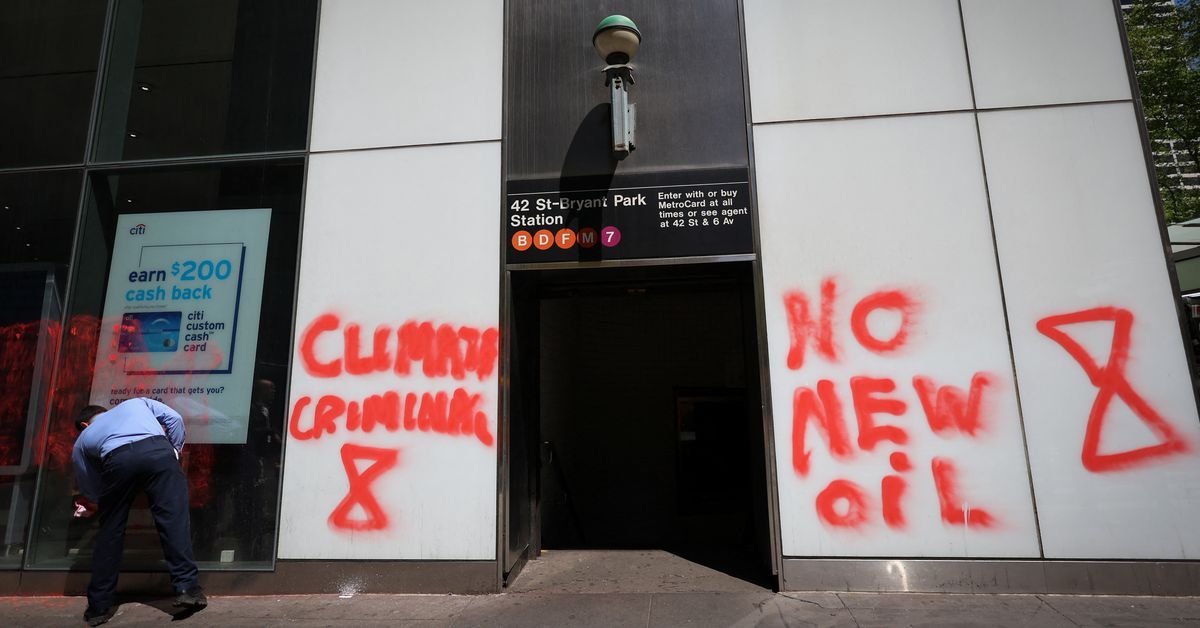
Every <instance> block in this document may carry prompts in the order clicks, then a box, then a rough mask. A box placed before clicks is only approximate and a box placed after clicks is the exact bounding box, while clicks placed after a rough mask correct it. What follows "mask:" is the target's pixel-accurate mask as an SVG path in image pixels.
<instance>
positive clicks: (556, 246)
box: [505, 168, 754, 264]
mask: <svg viewBox="0 0 1200 628" xmlns="http://www.w3.org/2000/svg"><path fill="white" fill-rule="evenodd" d="M505 204H506V207H507V210H506V214H505V216H506V222H505V224H506V226H507V235H508V238H507V245H506V249H507V255H506V259H507V260H508V263H509V264H528V263H542V262H579V261H604V260H618V259H647V258H664V257H690V256H704V255H731V254H739V253H753V252H754V240H753V228H752V223H751V211H752V210H751V207H750V184H749V177H748V172H747V170H746V169H744V168H740V169H737V168H734V169H722V170H704V171H687V172H670V173H651V174H635V175H622V176H620V177H614V178H612V179H610V180H604V179H603V178H595V177H589V178H575V179H568V178H562V179H551V180H536V181H509V182H508V189H507V194H506V198H505Z"/></svg>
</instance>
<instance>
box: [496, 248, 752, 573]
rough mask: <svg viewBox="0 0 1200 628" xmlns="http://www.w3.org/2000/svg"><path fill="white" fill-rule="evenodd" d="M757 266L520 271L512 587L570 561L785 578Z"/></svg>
mask: <svg viewBox="0 0 1200 628" xmlns="http://www.w3.org/2000/svg"><path fill="white" fill-rule="evenodd" d="M752 273H753V268H752V266H751V263H749V262H730V263H717V264H691V265H680V266H656V267H622V268H604V269H599V268H597V269H585V270H576V269H573V270H531V271H515V272H512V273H511V281H510V286H511V295H512V296H511V301H510V305H511V310H510V321H511V325H510V333H511V336H510V338H511V344H510V352H511V353H510V355H509V360H510V362H509V365H510V367H509V372H510V375H511V380H510V381H511V384H510V389H509V390H510V395H509V399H508V412H509V428H510V429H509V433H508V445H509V447H508V460H507V462H508V467H509V468H508V471H509V473H508V476H507V478H508V486H507V487H506V489H507V494H508V496H509V501H508V506H509V507H508V513H507V515H508V528H507V529H508V535H507V536H508V538H507V539H506V541H507V544H508V546H507V548H506V550H507V551H506V554H507V555H508V556H509V559H508V560H506V563H510V564H506V566H505V567H506V571H509V574H508V583H509V584H512V583H513V582H514V581H515V580H516V579H517V578H520V577H524V578H526V579H529V578H531V577H540V576H534V574H541V575H545V574H546V573H548V572H546V569H549V570H550V571H551V572H555V571H556V570H557V571H561V570H562V569H563V566H562V565H558V566H552V567H545V568H543V567H542V565H544V564H547V563H550V562H553V561H555V560H565V559H561V558H560V557H563V556H570V557H571V558H570V559H569V560H570V561H571V562H572V564H573V565H575V566H576V567H578V566H580V565H587V564H591V565H592V567H593V568H594V569H599V570H600V571H604V572H605V573H608V572H613V573H617V574H619V573H620V572H622V571H623V569H622V567H621V564H622V563H627V562H628V563H631V564H632V563H638V564H642V563H647V561H648V563H649V568H648V569H644V570H643V569H637V570H633V569H624V571H636V572H637V573H626V574H624V575H623V576H621V577H636V576H638V575H639V574H640V575H642V576H644V577H647V578H649V579H651V580H653V579H654V578H655V577H656V576H655V575H654V574H655V573H656V569H655V567H654V563H655V561H656V560H658V561H659V563H661V564H660V567H662V569H659V570H658V571H662V570H665V571H671V572H673V573H674V572H679V571H680V569H684V570H687V569H689V568H695V569H697V570H698V573H699V572H704V573H708V572H709V571H714V572H719V573H720V574H724V575H725V576H728V577H729V578H732V579H737V580H739V581H741V582H742V583H751V584H754V585H758V586H763V587H773V586H774V580H773V577H772V575H771V562H772V550H771V542H770V527H771V523H770V520H771V516H770V514H769V509H768V499H769V498H768V495H769V492H768V482H767V472H766V468H767V467H766V453H765V452H766V446H765V442H766V440H765V431H764V426H763V412H762V402H761V388H760V367H759V341H758V337H759V335H758V324H757V320H756V316H755V306H754V303H755V299H754V283H753V275H752ZM597 552H599V553H597ZM518 554H523V555H522V556H518ZM656 556H658V557H661V559H656V558H655V557H656ZM524 559H529V560H532V561H533V562H530V563H528V565H523V564H522V562H521V561H522V560H524ZM668 563H670V564H671V565H672V566H665V565H667V564H668ZM679 564H688V565H690V567H688V566H684V567H679ZM522 569H524V571H525V572H526V573H528V574H530V575H529V576H518V573H519V572H521V571H522ZM614 570H615V571H614ZM579 576H580V574H579V573H575V574H574V576H573V577H575V578H578V577H579ZM585 577H586V576H585ZM645 586H646V587H649V588H653V587H654V586H655V582H653V581H651V582H647V583H645ZM684 586H685V587H686V583H685V584H684Z"/></svg>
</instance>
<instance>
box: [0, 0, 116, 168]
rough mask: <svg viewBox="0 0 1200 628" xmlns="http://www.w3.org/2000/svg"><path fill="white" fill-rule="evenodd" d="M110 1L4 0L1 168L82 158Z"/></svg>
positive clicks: (0, 18) (0, 19) (0, 14)
mask: <svg viewBox="0 0 1200 628" xmlns="http://www.w3.org/2000/svg"><path fill="white" fill-rule="evenodd" d="M106 5H107V3H106V2H97V1H95V0H9V1H6V2H3V3H0V168H7V167H19V166H42V165H49V164H75V163H81V162H82V161H83V152H84V143H85V142H86V141H87V128H88V113H89V112H90V111H91V108H92V94H93V92H94V91H95V85H96V66H97V64H98V63H99V59H100V35H101V32H102V31H103V29H104V11H105V7H106Z"/></svg>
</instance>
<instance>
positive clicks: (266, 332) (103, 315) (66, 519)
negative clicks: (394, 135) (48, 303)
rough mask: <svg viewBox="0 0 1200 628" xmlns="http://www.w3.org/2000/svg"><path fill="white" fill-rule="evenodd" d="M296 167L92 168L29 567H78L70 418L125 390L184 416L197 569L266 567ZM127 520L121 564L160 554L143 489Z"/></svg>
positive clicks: (275, 488) (292, 276) (85, 526)
mask: <svg viewBox="0 0 1200 628" xmlns="http://www.w3.org/2000/svg"><path fill="white" fill-rule="evenodd" d="M303 171H304V167H303V162H302V161H301V160H289V161H286V162H275V163H270V164H261V163H259V164H238V165H208V166H189V167H186V168H178V167H175V168H161V169H151V170H137V171H126V172H123V173H120V174H96V175H93V176H92V177H91V179H90V181H89V186H88V187H89V190H88V199H87V206H86V207H85V210H84V214H83V224H82V226H81V235H80V244H79V252H78V262H77V268H78V271H77V273H76V277H77V279H76V282H75V284H74V285H75V288H73V289H72V290H73V292H72V299H71V306H70V308H71V309H70V311H69V312H68V315H67V321H68V324H67V331H66V335H65V340H64V344H63V349H62V351H61V355H60V359H59V361H58V370H57V374H58V375H57V379H56V380H55V382H56V383H55V395H54V402H53V405H52V407H51V409H50V416H49V430H48V432H49V435H50V436H49V438H48V443H49V445H48V447H47V451H46V458H47V462H46V464H45V465H44V467H43V470H42V478H41V485H40V490H39V493H38V495H39V497H38V504H37V509H36V513H35V516H36V521H37V523H36V526H35V528H36V529H35V533H34V534H33V537H32V546H31V551H30V552H29V556H28V559H27V561H26V566H27V567H31V568H50V569H56V568H65V567H66V568H78V569H85V568H87V567H88V562H89V559H90V554H91V548H92V537H93V536H94V535H95V532H96V527H97V524H96V522H95V521H94V517H91V518H89V517H76V516H75V509H74V503H75V501H76V497H77V493H76V490H75V486H74V480H73V477H72V476H73V473H72V471H71V468H70V449H71V446H72V444H73V442H74V439H75V430H74V426H73V419H74V417H75V416H76V414H77V413H78V412H79V410H80V409H81V408H82V407H83V406H85V405H88V404H91V403H99V404H102V405H113V403H115V402H118V401H120V400H121V399H123V398H129V397H138V396H145V397H156V398H159V399H160V400H162V401H164V402H165V403H167V404H168V405H171V406H172V407H174V408H175V409H176V410H177V411H179V412H180V414H182V415H183V416H184V419H185V424H186V425H187V431H188V443H187V445H186V446H185V447H184V450H183V457H182V464H183V466H184V469H185V471H186V473H187V476H188V483H189V500H190V502H189V503H190V505H191V521H192V538H193V548H194V550H195V556H196V560H197V562H198V563H199V564H200V566H201V568H202V569H222V568H236V569H247V568H249V569H256V568H270V567H271V565H272V560H273V557H274V555H275V538H276V534H275V529H276V516H277V515H276V512H277V507H278V500H279V478H280V455H281V444H282V436H283V432H282V430H283V420H284V412H285V408H284V404H285V403H286V398H287V391H286V382H287V370H288V360H289V358H290V353H291V352H290V342H291V340H290V333H291V322H292V307H293V302H294V286H295V280H296V255H297V246H298V241H299V212H300V194H301V186H302V183H303ZM126 530H127V531H126V542H125V543H126V545H125V547H126V550H125V565H126V566H127V567H128V568H132V569H153V568H156V567H157V566H158V565H159V564H161V557H162V553H161V550H160V549H159V543H158V537H157V534H156V533H155V528H154V525H153V520H152V518H151V515H150V513H149V510H148V508H147V506H146V503H145V501H144V499H142V500H139V501H137V502H135V504H134V510H133V512H132V514H131V516H130V520H129V524H128V527H127V529H126Z"/></svg>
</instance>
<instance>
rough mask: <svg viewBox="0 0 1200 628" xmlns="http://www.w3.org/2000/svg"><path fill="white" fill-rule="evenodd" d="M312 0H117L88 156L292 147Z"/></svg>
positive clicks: (302, 128)
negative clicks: (94, 142) (96, 124)
mask: <svg viewBox="0 0 1200 628" xmlns="http://www.w3.org/2000/svg"><path fill="white" fill-rule="evenodd" d="M316 15H317V14H316V1H315V0H260V1H254V2H251V1H249V0H246V1H239V0H208V1H206V2H194V1H191V0H155V1H154V2H144V1H143V0H118V1H117V8H116V13H115V17H114V24H113V32H112V36H111V40H110V42H109V52H108V59H107V61H106V68H107V71H106V75H105V76H106V78H105V90H104V102H103V103H102V105H101V112H100V119H99V135H98V138H97V145H96V158H97V159H98V160H100V161H118V160H129V159H151V158H160V157H181V156H196V155H216V154H230V153H248V152H261V151H275V150H300V149H303V148H304V147H305V145H306V142H305V138H306V135H307V130H308V106H309V85H310V82H311V77H312V56H313V41H314V37H315V32H316Z"/></svg>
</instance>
